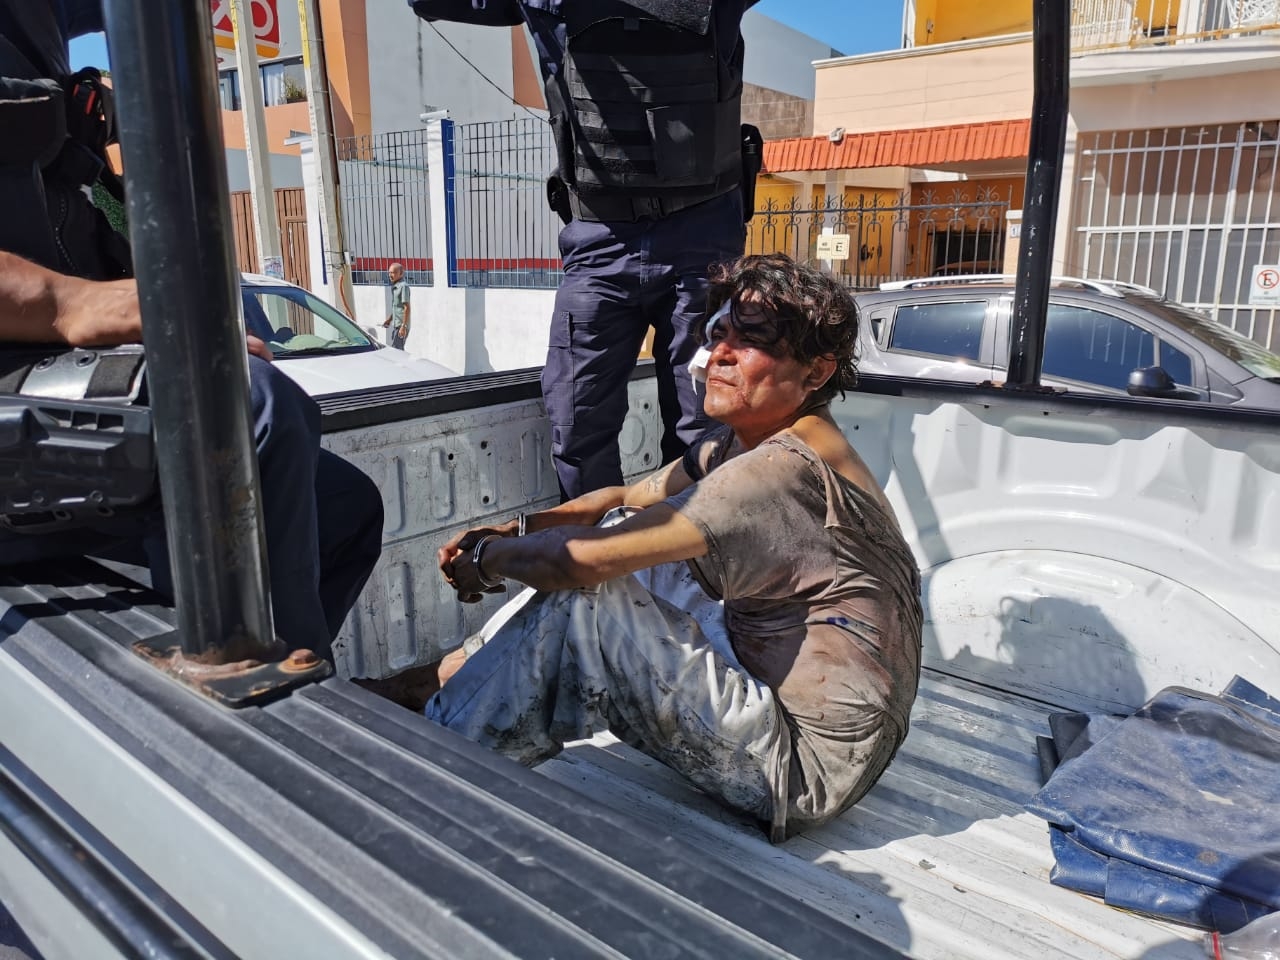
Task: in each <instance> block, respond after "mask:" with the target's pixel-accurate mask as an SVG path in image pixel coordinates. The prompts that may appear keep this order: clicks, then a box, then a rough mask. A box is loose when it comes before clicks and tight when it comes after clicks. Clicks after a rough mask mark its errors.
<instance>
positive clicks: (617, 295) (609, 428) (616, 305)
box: [542, 220, 645, 498]
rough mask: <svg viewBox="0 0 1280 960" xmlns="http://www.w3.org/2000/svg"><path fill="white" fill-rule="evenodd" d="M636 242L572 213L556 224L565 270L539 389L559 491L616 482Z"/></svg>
mask: <svg viewBox="0 0 1280 960" xmlns="http://www.w3.org/2000/svg"><path fill="white" fill-rule="evenodd" d="M635 247H636V245H635V244H628V243H624V242H622V241H620V240H618V239H617V238H615V237H613V236H612V234H611V231H610V229H609V227H608V226H607V225H605V224H599V223H583V222H581V221H577V220H575V221H573V222H572V223H570V224H569V225H568V226H566V227H565V228H564V230H562V231H561V252H562V253H563V254H564V259H565V276H564V281H563V282H562V283H561V285H560V289H559V290H558V291H557V292H556V302H555V311H554V314H553V316H552V320H551V335H550V339H549V345H548V349H547V364H546V366H545V367H544V368H543V371H542V395H543V398H544V399H545V401H546V405H547V415H548V417H549V418H550V420H551V430H552V437H551V452H552V456H553V457H554V459H555V464H556V474H557V476H558V477H559V479H560V489H561V493H562V494H563V495H564V496H565V497H566V498H572V497H576V496H579V495H580V494H583V493H586V492H588V491H590V490H596V489H599V488H600V487H607V486H613V485H615V484H619V483H621V482H622V465H621V459H620V457H619V455H618V434H619V432H621V430H622V422H623V419H624V418H625V416H626V412H627V383H628V382H629V380H630V375H631V371H632V370H633V369H634V368H635V364H636V357H637V356H638V354H639V352H640V344H641V342H642V341H643V339H644V331H645V321H644V318H643V314H642V311H641V310H640V307H639V288H640V282H641V277H640V271H641V266H642V264H641V258H640V255H639V253H638V252H637V250H636V249H635Z"/></svg>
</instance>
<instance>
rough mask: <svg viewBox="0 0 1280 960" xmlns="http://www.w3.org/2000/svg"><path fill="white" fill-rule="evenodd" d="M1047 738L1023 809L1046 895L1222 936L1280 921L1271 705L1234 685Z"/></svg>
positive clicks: (1182, 695)
mask: <svg viewBox="0 0 1280 960" xmlns="http://www.w3.org/2000/svg"><path fill="white" fill-rule="evenodd" d="M1050 728H1051V730H1052V732H1053V735H1054V736H1053V746H1052V749H1051V750H1048V751H1047V752H1048V754H1049V755H1050V756H1054V755H1056V759H1057V760H1058V761H1059V762H1058V766H1057V768H1056V769H1055V770H1054V771H1053V772H1052V774H1051V775H1050V776H1049V779H1048V782H1047V783H1046V784H1045V785H1044V787H1043V788H1042V789H1041V790H1040V792H1039V793H1037V794H1036V795H1035V796H1034V797H1033V798H1032V799H1031V802H1030V803H1029V804H1028V805H1027V809H1029V810H1030V811H1031V812H1032V813H1034V814H1036V815H1038V816H1041V817H1043V818H1044V819H1046V820H1048V821H1049V824H1050V842H1051V845H1052V847H1053V853H1054V857H1055V859H1056V861H1057V864H1056V866H1055V867H1054V870H1053V872H1052V874H1051V875H1050V880H1051V881H1052V882H1053V883H1056V884H1059V885H1060V886H1065V887H1070V888H1072V889H1074V890H1080V891H1081V892H1084V893H1089V894H1093V895H1095V896H1100V897H1102V898H1103V899H1104V900H1105V901H1106V902H1107V903H1109V904H1112V905H1113V906H1117V907H1123V908H1125V909H1128V910H1135V911H1138V912H1140V913H1145V914H1150V915H1152V916H1158V917H1165V918H1167V919H1170V920H1176V921H1180V922H1183V923H1189V924H1193V925H1196V926H1202V927H1208V928H1211V929H1215V930H1219V931H1221V932H1224V933H1229V932H1231V931H1233V930H1235V929H1237V928H1238V927H1241V926H1243V925H1244V924H1245V923H1247V922H1248V921H1249V920H1251V919H1254V918H1255V917H1258V916H1261V915H1263V914H1266V913H1270V912H1272V911H1274V910H1280V702H1277V701H1276V700H1275V699H1274V698H1272V697H1270V696H1269V695H1267V694H1266V693H1264V692H1263V691H1261V690H1259V689H1258V688H1257V687H1254V686H1253V685H1252V684H1249V683H1248V682H1246V681H1243V680H1241V679H1239V678H1237V679H1236V680H1233V681H1232V683H1231V684H1230V685H1229V686H1228V687H1227V689H1226V690H1224V691H1223V693H1222V695H1221V696H1216V697H1215V696H1213V695H1211V694H1206V693H1199V692H1196V691H1194V690H1187V689H1184V688H1181V687H1169V688H1167V689H1165V690H1162V691H1161V692H1160V693H1158V694H1156V696H1155V697H1153V698H1152V699H1151V700H1150V701H1149V702H1148V703H1147V704H1146V705H1145V706H1144V707H1143V708H1142V709H1141V710H1139V711H1138V712H1137V713H1135V714H1134V715H1133V716H1131V717H1128V718H1124V719H1119V718H1115V717H1088V716H1085V715H1081V714H1060V715H1055V716H1054V717H1052V718H1051V723H1050ZM1044 754H1045V751H1042V757H1043V756H1044Z"/></svg>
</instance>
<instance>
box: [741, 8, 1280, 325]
mask: <svg viewBox="0 0 1280 960" xmlns="http://www.w3.org/2000/svg"><path fill="white" fill-rule="evenodd" d="M1030 26H1031V4H1030V2H1029V0H915V2H909V3H908V5H907V8H906V11H905V17H904V26H903V44H904V45H903V48H902V49H901V50H894V51H887V52H885V53H880V54H870V55H866V56H858V57H848V58H838V59H832V60H830V61H826V62H823V63H819V64H817V83H816V91H815V103H814V129H813V130H812V131H811V133H812V136H810V137H808V138H798V139H795V140H791V141H782V142H777V143H772V144H769V145H767V147H766V153H765V157H766V169H767V170H768V171H769V173H770V174H771V176H772V181H771V182H772V186H771V187H770V191H771V194H772V195H773V196H774V197H775V198H776V199H778V200H784V199H785V200H787V201H788V202H793V200H792V198H795V197H797V196H799V197H807V196H808V195H809V194H811V193H816V192H822V191H825V192H826V193H827V194H833V193H835V194H837V195H841V196H844V197H845V198H846V203H847V202H848V200H847V198H848V197H849V195H850V194H851V193H854V192H856V193H857V194H859V195H860V196H862V197H863V198H864V199H866V198H874V200H875V201H876V202H883V201H884V192H885V191H894V190H897V191H901V192H900V193H899V196H900V197H901V201H900V202H899V203H898V204H897V206H898V207H931V208H932V209H933V210H934V211H935V212H936V213H938V214H939V215H945V213H946V210H945V208H946V206H947V204H949V203H954V205H955V208H956V214H955V216H952V217H950V218H949V220H948V222H947V223H946V224H943V223H942V222H940V221H939V219H938V217H937V216H933V217H930V216H928V215H926V214H925V213H923V212H920V211H914V210H913V211H912V212H911V213H909V214H904V213H903V212H902V210H895V211H894V212H893V214H892V216H891V217H889V221H891V223H892V225H893V226H894V228H895V229H896V230H897V231H898V235H899V236H900V238H901V244H900V245H899V246H895V247H894V248H893V250H894V252H893V253H892V254H889V253H887V252H886V253H885V254H884V257H885V258H887V262H885V263H884V264H883V265H880V266H879V269H874V270H871V271H869V272H870V273H872V274H881V273H883V274H888V273H898V274H901V273H904V272H905V273H906V274H908V275H909V274H912V273H919V274H927V273H931V272H938V271H939V270H945V269H946V268H947V267H948V263H947V262H946V260H947V259H948V257H950V256H951V251H952V250H953V249H955V248H954V246H953V245H950V244H952V243H953V241H954V239H955V235H956V234H957V233H959V234H961V236H962V237H963V238H964V239H962V240H961V248H960V249H961V253H962V255H963V256H962V259H966V260H968V259H970V258H971V259H972V261H973V262H975V263H977V264H979V265H980V264H981V263H982V262H983V261H986V260H990V261H992V262H998V261H1000V260H1002V259H1003V252H1004V250H1003V248H999V245H998V244H997V243H995V242H994V241H990V240H988V239H987V235H989V234H991V233H993V232H995V228H994V223H995V221H996V219H997V217H996V214H1001V215H1002V214H1003V210H991V209H990V208H991V207H992V205H993V204H995V205H996V206H999V205H1000V204H1003V203H1005V202H1006V198H1007V209H1009V210H1015V211H1016V210H1018V209H1019V208H1020V207H1021V205H1022V181H1023V168H1024V165H1025V157H1026V149H1027V136H1026V134H1027V131H1028V130H1029V124H1028V118H1029V116H1030V109H1031V67H1032V63H1031V57H1032V49H1031V37H1030V33H1029V30H1030ZM1072 47H1073V50H1072V53H1073V56H1072V61H1071V89H1070V98H1071V113H1070V120H1069V127H1068V143H1067V151H1066V156H1065V160H1064V165H1063V170H1062V177H1063V192H1062V200H1061V206H1060V212H1059V222H1058V231H1057V242H1056V247H1055V254H1054V260H1055V267H1056V269H1057V270H1058V271H1059V272H1062V273H1067V274H1076V275H1083V276H1089V277H1100V278H1106V279H1115V280H1123V281H1129V282H1134V283H1139V284H1143V285H1146V286H1151V287H1154V288H1155V289H1157V290H1158V291H1160V292H1161V293H1163V294H1165V295H1166V296H1169V297H1171V298H1173V299H1176V300H1180V301H1182V302H1184V303H1187V304H1188V305H1190V306H1192V307H1195V308H1197V309H1200V310H1203V311H1204V312H1206V313H1208V314H1210V315H1212V316H1214V317H1215V318H1217V319H1218V320H1220V321H1222V322H1224V323H1227V324H1229V325H1231V326H1233V327H1235V328H1236V329H1237V330H1239V331H1241V332H1243V333H1245V334H1247V335H1248V336H1251V337H1253V338H1254V339H1256V340H1257V341H1258V342H1260V343H1262V344H1264V345H1268V346H1271V347H1273V348H1274V347H1276V346H1277V345H1280V324H1277V315H1276V310H1275V308H1274V307H1273V306H1271V305H1269V304H1259V303H1256V302H1255V303H1251V302H1250V300H1251V293H1253V292H1254V287H1253V277H1254V273H1255V268H1256V267H1260V266H1266V265H1275V264H1277V263H1280V206H1278V205H1277V204H1276V203H1275V194H1276V185H1277V174H1276V155H1277V148H1278V147H1280V142H1278V139H1277V131H1278V129H1280V121H1278V120H1277V117H1278V116H1280V108H1278V107H1277V106H1276V103H1275V97H1274V91H1275V90H1277V89H1280V0H1078V2H1076V3H1074V4H1073V11H1072ZM938 204H941V205H942V206H941V208H939V207H938ZM975 204H976V206H974V205H975ZM847 219H848V220H851V221H852V220H856V221H857V222H856V223H855V224H854V225H855V226H856V227H857V228H858V229H859V231H860V232H857V233H855V236H854V239H853V241H852V244H853V246H854V247H855V249H861V248H862V247H863V246H864V245H866V246H867V248H868V249H869V250H870V251H872V253H873V255H874V256H876V257H879V256H880V254H879V252H878V251H879V249H880V245H878V244H868V242H867V238H868V237H870V236H872V235H873V234H876V233H883V232H884V230H885V227H886V221H885V218H883V217H882V218H881V219H880V220H879V221H877V220H876V219H875V218H874V217H871V216H861V217H860V218H854V217H849V218H847ZM868 231H870V232H868ZM1005 232H1007V227H1006V228H1005ZM1010 249H1012V248H1010ZM988 253H989V254H990V256H987V254H988ZM1255 299H1256V298H1255Z"/></svg>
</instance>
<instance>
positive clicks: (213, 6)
mask: <svg viewBox="0 0 1280 960" xmlns="http://www.w3.org/2000/svg"><path fill="white" fill-rule="evenodd" d="M247 6H248V7H249V11H250V13H251V14H252V16H253V38H254V40H255V41H256V45H257V48H258V56H260V57H276V56H279V55H280V18H279V17H278V16H276V0H247ZM209 9H210V11H211V12H212V14H213V43H214V46H217V47H221V48H222V49H223V50H234V49H235V48H236V35H235V33H234V32H233V30H232V28H231V0H209Z"/></svg>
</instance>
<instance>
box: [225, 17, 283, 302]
mask: <svg viewBox="0 0 1280 960" xmlns="http://www.w3.org/2000/svg"><path fill="white" fill-rule="evenodd" d="M231 26H232V29H233V30H234V32H235V38H236V59H237V60H238V61H239V65H240V109H241V111H242V112H243V113H244V143H245V153H246V154H247V158H248V161H249V196H250V198H251V200H252V201H253V234H254V238H255V239H256V240H257V243H258V269H259V270H260V271H261V272H262V273H265V274H267V275H268V276H272V277H279V278H281V279H283V278H284V260H283V258H282V257H281V254H280V225H279V223H278V222H277V221H276V198H275V191H274V190H272V189H271V165H270V164H271V159H270V158H271V153H270V149H269V148H268V145H267V121H266V117H265V116H264V114H263V111H264V106H263V102H262V100H263V97H262V73H261V71H260V70H259V69H258V42H257V39H256V38H255V37H254V33H253V11H252V9H250V0H231Z"/></svg>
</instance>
